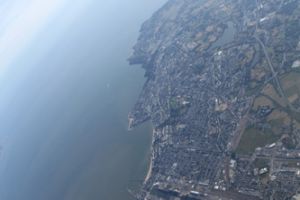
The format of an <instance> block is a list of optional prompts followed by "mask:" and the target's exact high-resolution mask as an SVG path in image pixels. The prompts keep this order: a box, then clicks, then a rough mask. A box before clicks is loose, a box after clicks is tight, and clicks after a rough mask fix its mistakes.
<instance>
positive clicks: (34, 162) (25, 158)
mask: <svg viewBox="0 0 300 200" xmlns="http://www.w3.org/2000/svg"><path fill="white" fill-rule="evenodd" d="M163 3H164V1H162V0H160V1H159V0H154V1H138V0H126V1H117V0H107V1H106V0H104V1H103V0H101V1H95V0H87V1H77V0H75V1H70V0H43V1H39V0H29V1H19V0H12V1H6V0H3V1H0V16H1V20H0V66H1V68H0V70H1V71H0V119H1V120H0V145H1V156H0V199H1V200H54V199H55V200H63V199H64V200H83V199H84V200H93V199H95V200H96V199H97V200H99V199H102V200H117V199H118V200H119V199H120V200H121V199H122V200H127V199H128V200H129V199H132V198H131V197H130V194H129V193H128V191H127V189H128V188H132V187H133V188H134V187H137V185H138V184H141V183H142V181H143V179H144V176H145V173H146V170H147V168H148V161H149V155H150V153H149V150H150V142H151V129H150V126H149V125H145V126H142V127H140V128H138V129H136V130H134V131H132V132H128V131H127V126H128V122H127V115H128V112H129V111H130V109H131V108H132V106H133V104H134V101H135V100H136V98H137V96H138V93H139V92H140V90H141V88H142V85H143V83H144V81H145V79H144V77H143V75H144V72H143V70H142V69H141V68H140V67H135V66H134V67H132V66H129V65H128V63H127V58H128V57H129V56H130V54H131V49H132V46H133V45H134V43H135V40H136V39H137V37H138V31H139V29H140V26H141V24H142V22H143V21H145V20H146V19H147V18H149V17H150V16H151V15H152V13H153V12H154V11H155V10H157V9H158V8H159V7H160V6H161V5H162V4H163ZM137 180H139V182H138V183H137Z"/></svg>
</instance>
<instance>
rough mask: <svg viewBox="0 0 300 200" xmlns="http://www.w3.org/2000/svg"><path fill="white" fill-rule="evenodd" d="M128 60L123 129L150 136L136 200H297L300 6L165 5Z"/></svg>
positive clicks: (176, 0)
mask: <svg viewBox="0 0 300 200" xmlns="http://www.w3.org/2000/svg"><path fill="white" fill-rule="evenodd" d="M129 61H130V63H131V64H141V65H142V67H143V68H144V69H145V71H146V74H145V76H146V77H147V81H146V83H145V85H144V87H143V90H142V92H141V94H140V97H139V99H138V101H137V103H136V105H135V107H134V108H133V110H132V112H131V113H130V114H129V128H130V129H131V128H134V127H136V126H138V125H140V124H141V123H143V122H145V121H148V120H151V121H152V124H153V128H154V131H153V141H152V157H151V166H150V169H149V173H148V176H147V178H146V179H145V182H144V184H143V186H142V189H141V191H139V192H136V193H135V196H136V199H138V200H160V199H168V200H219V199H222V200H230V199H232V200H259V199H263V200H269V199H270V200H290V199H300V195H299V194H298V193H300V1H298V0H251V1H250V0H170V1H168V2H167V3H166V5H164V6H163V7H162V8H161V9H160V10H159V11H157V12H156V13H155V14H154V15H153V16H152V18H151V19H149V20H148V21H146V22H145V23H144V24H143V26H142V28H141V34H140V37H139V39H138V42H137V44H136V45H135V46H134V52H133V55H132V56H131V57H130V59H129Z"/></svg>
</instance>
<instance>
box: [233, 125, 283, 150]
mask: <svg viewBox="0 0 300 200" xmlns="http://www.w3.org/2000/svg"><path fill="white" fill-rule="evenodd" d="M279 138H280V136H279V135H276V134H274V133H273V132H272V131H271V130H265V131H260V130H258V129H256V128H254V127H250V128H247V129H246V130H245V132H244V133H243V136H242V138H241V141H240V143H239V146H238V148H237V149H236V153H238V154H252V153H253V152H254V151H255V149H256V148H257V147H264V146H266V145H268V144H272V143H274V142H276V141H277V140H278V139H279Z"/></svg>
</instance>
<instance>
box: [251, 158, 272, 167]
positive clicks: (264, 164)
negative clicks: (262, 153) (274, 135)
mask: <svg viewBox="0 0 300 200" xmlns="http://www.w3.org/2000/svg"><path fill="white" fill-rule="evenodd" d="M253 164H254V167H256V168H258V169H261V168H265V167H267V168H269V160H268V159H263V158H257V159H255V161H254V163H253Z"/></svg>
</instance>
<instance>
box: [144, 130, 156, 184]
mask: <svg viewBox="0 0 300 200" xmlns="http://www.w3.org/2000/svg"><path fill="white" fill-rule="evenodd" d="M154 134H155V130H154V129H153V131H152V138H151V147H150V152H151V157H150V163H149V166H148V171H147V175H146V176H145V179H144V182H143V183H144V184H146V183H147V181H148V180H149V179H150V177H151V175H152V168H153V159H154V157H153V141H154Z"/></svg>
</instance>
